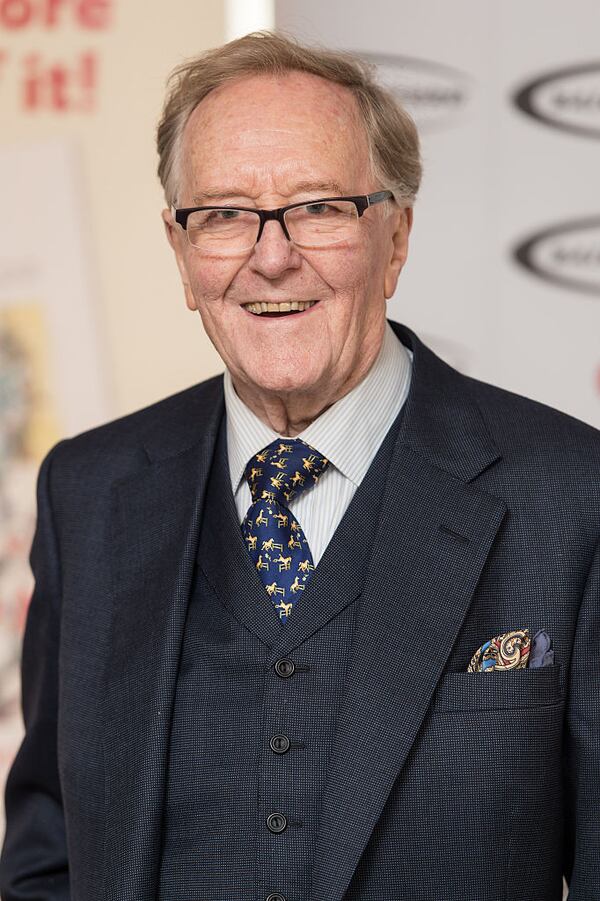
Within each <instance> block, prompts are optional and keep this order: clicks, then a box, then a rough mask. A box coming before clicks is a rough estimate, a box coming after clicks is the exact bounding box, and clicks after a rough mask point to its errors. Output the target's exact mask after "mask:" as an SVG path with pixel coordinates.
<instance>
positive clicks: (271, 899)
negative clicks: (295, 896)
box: [267, 892, 285, 901]
mask: <svg viewBox="0 0 600 901" xmlns="http://www.w3.org/2000/svg"><path fill="white" fill-rule="evenodd" d="M267 901H285V898H284V897H283V895H280V894H279V892H273V894H272V895H269V896H268V898H267Z"/></svg>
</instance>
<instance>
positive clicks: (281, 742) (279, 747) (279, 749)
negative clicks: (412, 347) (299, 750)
mask: <svg viewBox="0 0 600 901" xmlns="http://www.w3.org/2000/svg"><path fill="white" fill-rule="evenodd" d="M269 745H270V746H271V750H272V751H275V753H276V754H285V752H286V751H289V749H290V740H289V738H288V737H287V735H274V736H273V737H272V739H271V740H270V742H269Z"/></svg>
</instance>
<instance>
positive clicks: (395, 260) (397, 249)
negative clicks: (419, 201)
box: [383, 206, 413, 300]
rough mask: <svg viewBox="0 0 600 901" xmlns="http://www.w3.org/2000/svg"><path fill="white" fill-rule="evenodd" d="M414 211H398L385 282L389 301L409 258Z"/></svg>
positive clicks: (410, 209)
mask: <svg viewBox="0 0 600 901" xmlns="http://www.w3.org/2000/svg"><path fill="white" fill-rule="evenodd" d="M412 222H413V211H412V207H410V206H407V207H404V209H402V210H398V214H397V219H396V227H395V229H394V232H393V234H392V252H391V254H390V258H389V260H388V264H387V267H386V270H385V276H384V280H383V290H384V295H385V299H386V300H389V299H390V297H391V296H392V295H393V293H394V291H395V290H396V285H397V283H398V277H399V275H400V273H401V272H402V267H403V266H404V264H405V262H406V258H407V256H408V236H409V235H410V230H411V228H412Z"/></svg>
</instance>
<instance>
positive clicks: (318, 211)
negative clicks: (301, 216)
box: [305, 203, 335, 216]
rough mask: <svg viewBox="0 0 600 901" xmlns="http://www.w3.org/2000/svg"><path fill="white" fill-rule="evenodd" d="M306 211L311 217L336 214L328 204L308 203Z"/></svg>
mask: <svg viewBox="0 0 600 901" xmlns="http://www.w3.org/2000/svg"><path fill="white" fill-rule="evenodd" d="M305 209H306V212H307V213H309V214H310V215H311V216H325V215H326V214H327V213H333V212H335V210H334V208H333V207H332V206H330V205H329V204H328V203H308V204H307V205H306V207H305Z"/></svg>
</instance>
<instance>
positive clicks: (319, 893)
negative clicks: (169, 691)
mask: <svg viewBox="0 0 600 901" xmlns="http://www.w3.org/2000/svg"><path fill="white" fill-rule="evenodd" d="M395 328H396V331H397V332H398V334H399V336H400V337H401V338H402V340H403V341H404V343H406V344H408V345H409V346H411V347H412V350H413V352H414V360H413V379H412V385H411V390H410V394H409V397H408V399H407V406H406V409H405V414H404V419H403V423H402V427H401V430H400V434H399V437H398V441H397V443H396V447H395V450H394V455H393V457H392V461H391V464H390V467H389V470H388V476H387V483H386V488H385V493H384V499H383V504H382V508H381V515H380V522H379V528H378V532H377V535H376V538H375V542H374V548H373V554H372V557H371V561H370V565H369V571H368V574H367V578H366V581H365V586H364V590H363V595H362V597H361V599H360V607H359V612H358V618H357V624H356V636H355V640H354V644H353V648H354V651H353V657H352V660H351V662H350V667H349V672H348V679H347V685H346V694H345V697H344V701H343V704H342V708H341V710H340V715H339V720H338V726H337V732H336V741H335V745H334V750H333V753H332V759H331V763H330V767H329V774H328V778H327V784H326V787H325V791H324V797H323V804H322V809H321V818H320V824H319V834H318V837H317V844H316V851H315V858H314V869H313V883H312V891H311V901H322V899H323V898H327V899H328V901H341V898H342V897H343V895H344V894H345V892H346V890H347V888H348V884H349V882H350V880H351V878H352V875H353V873H354V870H355V868H356V866H357V863H358V861H359V859H360V856H361V854H362V853H363V851H364V849H365V846H366V844H367V842H368V840H369V838H370V835H371V832H372V831H373V828H374V826H375V824H376V823H377V820H378V819H379V817H380V816H381V813H382V811H383V807H384V805H385V803H386V800H387V798H388V795H389V793H390V791H391V789H392V786H393V784H394V781H395V780H396V779H397V777H398V775H399V773H400V771H401V769H402V767H403V765H404V763H405V761H406V758H407V756H408V754H409V752H410V750H411V747H412V745H413V743H414V741H415V738H416V736H417V733H418V730H419V727H420V725H421V723H422V721H423V719H424V717H425V714H426V712H427V708H428V705H429V702H430V700H431V697H432V695H433V692H434V690H435V688H436V685H437V682H438V680H439V678H440V675H441V673H442V670H443V667H444V665H445V662H446V660H447V659H448V656H449V654H450V651H451V649H452V646H453V644H454V642H455V640H456V637H457V635H458V632H459V630H460V628H461V625H462V623H463V621H464V619H465V616H466V613H467V610H468V608H469V605H470V603H471V599H472V597H473V592H474V590H475V588H476V585H477V582H478V580H479V577H480V574H481V571H482V569H483V566H484V564H485V561H486V558H487V556H488V554H489V551H490V548H491V546H492V543H493V542H494V539H495V536H496V534H497V532H498V529H499V527H500V524H501V522H502V519H503V517H504V515H505V512H506V508H505V505H504V504H503V502H502V501H500V500H498V499H497V498H494V497H492V496H491V495H489V494H486V493H484V492H482V491H480V490H479V489H477V488H476V487H475V486H474V485H472V484H470V482H471V481H472V480H473V479H474V478H475V477H476V476H477V475H478V474H479V473H480V472H481V471H482V470H483V469H485V468H487V467H488V466H490V465H492V464H493V463H494V462H495V461H496V460H497V459H498V457H499V455H498V453H497V450H496V448H495V447H494V445H493V443H492V441H491V439H490V437H489V435H488V434H487V432H486V430H485V428H484V424H483V422H482V419H481V416H480V414H479V411H478V410H477V408H476V406H475V404H474V403H473V402H472V401H471V399H470V398H469V396H468V394H467V391H466V388H465V384H466V383H465V380H464V378H463V377H461V376H459V375H458V374H457V373H455V372H454V370H451V369H450V368H449V367H447V366H445V364H443V363H442V361H441V360H439V359H438V358H437V357H435V356H434V355H433V354H432V353H431V352H430V351H428V350H427V348H425V347H424V345H422V344H421V343H420V342H419V341H418V339H417V338H416V336H415V335H413V334H412V333H411V332H409V331H408V330H407V329H402V328H400V327H395Z"/></svg>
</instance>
